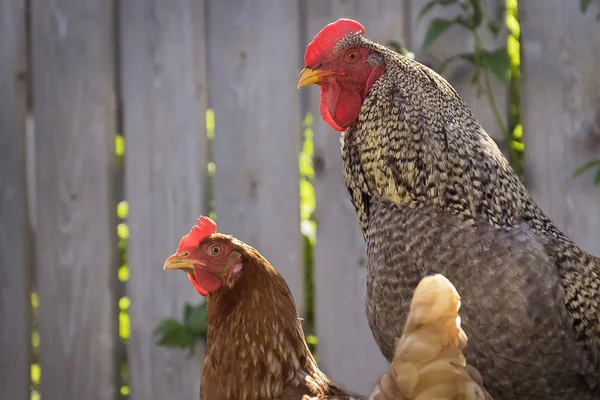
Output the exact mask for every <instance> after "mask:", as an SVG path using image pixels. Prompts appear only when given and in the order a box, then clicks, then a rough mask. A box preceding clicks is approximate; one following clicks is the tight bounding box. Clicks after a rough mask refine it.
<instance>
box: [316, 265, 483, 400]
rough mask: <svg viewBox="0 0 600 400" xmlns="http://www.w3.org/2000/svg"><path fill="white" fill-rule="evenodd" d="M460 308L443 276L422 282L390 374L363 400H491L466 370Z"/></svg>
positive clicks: (478, 380)
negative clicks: (366, 399) (459, 314)
mask: <svg viewBox="0 0 600 400" xmlns="http://www.w3.org/2000/svg"><path fill="white" fill-rule="evenodd" d="M459 308H460V296H459V295H458V293H457V291H456V289H455V288H454V286H453V285H452V283H450V281H448V279H446V278H445V277H444V276H442V275H434V276H427V277H425V278H423V279H422V280H421V282H420V283H419V285H418V286H417V288H416V289H415V293H414V295H413V299H412V304H411V307H410V312H409V314H408V317H407V320H406V325H405V326H404V332H403V334H402V337H401V338H400V339H399V340H398V342H397V344H396V351H395V354H394V359H393V361H392V368H391V370H390V372H389V373H387V374H385V375H383V376H382V377H381V378H380V379H379V382H378V383H377V385H376V386H375V389H374V390H373V393H372V394H371V396H369V399H368V400H428V399H436V400H492V397H491V396H490V395H489V393H487V392H486V391H485V389H484V388H483V384H482V379H481V375H479V372H478V371H477V370H475V369H474V368H473V367H471V366H467V365H466V361H465V357H464V355H463V353H462V349H463V348H464V347H465V346H466V344H467V336H466V335H465V333H464V331H463V330H462V328H461V327H460V317H459V316H458V309H459ZM329 399H332V400H333V398H329ZM335 399H336V400H337V399H340V398H335ZM306 400H309V399H308V397H307V399H306ZM310 400H319V398H316V397H315V398H311V399H310Z"/></svg>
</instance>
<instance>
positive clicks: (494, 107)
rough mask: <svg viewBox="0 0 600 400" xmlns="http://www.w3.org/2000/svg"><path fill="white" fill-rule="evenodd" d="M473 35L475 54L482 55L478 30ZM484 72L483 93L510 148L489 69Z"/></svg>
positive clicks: (484, 69)
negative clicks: (493, 91)
mask: <svg viewBox="0 0 600 400" xmlns="http://www.w3.org/2000/svg"><path fill="white" fill-rule="evenodd" d="M473 35H474V36H475V53H476V54H480V53H481V37H480V36H479V34H478V33H477V31H476V30H473ZM481 69H482V70H483V89H484V90H483V91H484V92H485V96H486V97H487V99H488V101H489V103H490V106H491V107H492V113H493V114H494V119H495V120H496V124H497V125H498V127H499V128H500V130H501V131H502V137H503V138H504V139H505V140H506V141H507V145H508V146H509V148H510V140H509V136H508V130H507V129H506V127H505V126H504V122H503V121H502V117H501V116H500V111H498V106H497V105H496V99H495V98H494V94H493V93H492V84H491V81H490V72H489V69H488V68H485V67H484V68H481Z"/></svg>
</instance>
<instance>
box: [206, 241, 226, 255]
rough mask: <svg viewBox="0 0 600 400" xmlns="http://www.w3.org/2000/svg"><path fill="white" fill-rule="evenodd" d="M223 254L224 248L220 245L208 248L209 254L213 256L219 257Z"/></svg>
mask: <svg viewBox="0 0 600 400" xmlns="http://www.w3.org/2000/svg"><path fill="white" fill-rule="evenodd" d="M222 252H223V247H221V245H220V244H213V245H212V246H210V247H209V248H208V254H209V255H211V256H218V255H219V254H221V253H222Z"/></svg>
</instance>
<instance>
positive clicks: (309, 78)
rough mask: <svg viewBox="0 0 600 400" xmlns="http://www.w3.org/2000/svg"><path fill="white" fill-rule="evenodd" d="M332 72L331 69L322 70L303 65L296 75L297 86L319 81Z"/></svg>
mask: <svg viewBox="0 0 600 400" xmlns="http://www.w3.org/2000/svg"><path fill="white" fill-rule="evenodd" d="M333 74H334V72H333V71H324V70H320V69H311V68H308V67H305V68H304V69H303V70H302V71H300V75H299V76H298V83H297V84H298V88H301V87H304V86H308V85H312V84H313V83H321V82H323V81H324V80H325V78H326V77H327V76H329V75H333Z"/></svg>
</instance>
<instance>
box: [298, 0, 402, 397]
mask: <svg viewBox="0 0 600 400" xmlns="http://www.w3.org/2000/svg"><path fill="white" fill-rule="evenodd" d="M305 7H306V20H307V28H306V36H305V38H304V42H303V43H304V44H303V46H302V54H304V47H305V45H306V44H307V43H308V42H309V41H310V40H312V38H313V37H314V35H316V34H317V32H318V31H319V30H321V29H322V28H323V27H324V26H325V25H326V24H328V23H330V22H333V21H335V20H337V19H338V18H341V17H346V18H354V19H356V20H358V21H360V22H361V23H362V24H363V25H364V26H365V29H366V33H365V36H366V37H367V38H369V39H371V40H375V41H377V42H380V43H384V44H386V43H387V42H388V41H390V40H396V41H399V42H400V43H404V42H405V37H406V31H407V29H408V27H407V26H406V25H405V23H404V20H403V15H404V14H405V13H406V3H405V2H404V1H392V0H379V1H371V2H362V1H330V2H320V1H306V2H305ZM302 90H304V91H306V92H308V94H309V97H310V111H311V112H312V114H313V120H314V125H313V130H314V164H315V179H314V185H315V192H316V200H317V206H316V211H315V219H316V220H317V222H318V228H317V245H316V250H315V285H316V293H315V300H316V308H315V317H316V334H317V336H318V338H319V343H318V348H317V352H318V355H319V365H320V367H321V369H322V370H323V371H324V372H325V373H327V374H328V375H329V377H330V378H331V379H333V380H334V381H336V382H338V383H339V384H341V385H342V386H343V387H344V388H346V389H348V390H353V391H356V392H359V393H362V394H368V393H370V392H371V389H372V388H373V385H374V384H375V383H376V382H377V379H378V378H379V376H380V375H381V374H382V373H384V372H385V371H386V370H387V368H388V364H387V362H386V360H385V358H384V357H383V356H382V355H381V352H380V350H379V347H378V346H377V344H376V343H375V340H374V339H373V335H372V333H371V330H370V328H369V326H368V323H367V317H366V312H365V294H366V269H365V264H366V253H365V244H364V240H363V237H362V234H361V232H360V228H359V226H358V219H357V217H356V213H355V211H354V208H353V206H352V204H351V203H350V198H349V196H348V192H347V191H346V187H345V185H344V181H343V173H342V164H341V156H340V142H339V136H340V135H339V132H336V131H334V130H333V129H332V128H331V127H330V126H329V125H327V124H325V123H324V122H323V120H322V119H321V116H320V114H319V89H318V88H317V87H316V86H314V87H308V88H303V89H302Z"/></svg>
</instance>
